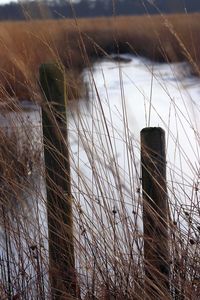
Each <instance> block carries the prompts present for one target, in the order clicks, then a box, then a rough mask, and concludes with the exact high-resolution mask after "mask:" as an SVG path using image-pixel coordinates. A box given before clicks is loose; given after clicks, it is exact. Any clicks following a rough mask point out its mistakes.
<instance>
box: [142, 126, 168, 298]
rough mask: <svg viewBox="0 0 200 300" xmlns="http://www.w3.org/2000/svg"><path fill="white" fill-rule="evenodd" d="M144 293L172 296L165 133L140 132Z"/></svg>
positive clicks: (152, 296)
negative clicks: (170, 290) (170, 285)
mask: <svg viewBox="0 0 200 300" xmlns="http://www.w3.org/2000/svg"><path fill="white" fill-rule="evenodd" d="M141 164H142V194H143V224H144V225H143V226H144V265H145V293H146V297H147V298H148V299H169V298H170V293H169V269H170V267H169V245H168V199H167V186H166V154H165V132H164V130H163V129H161V128H159V127H158V128H157V127H150V128H144V129H143V130H142V131H141Z"/></svg>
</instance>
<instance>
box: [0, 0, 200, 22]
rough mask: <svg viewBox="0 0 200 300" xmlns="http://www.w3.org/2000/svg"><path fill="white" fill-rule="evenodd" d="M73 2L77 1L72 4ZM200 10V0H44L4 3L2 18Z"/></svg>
mask: <svg viewBox="0 0 200 300" xmlns="http://www.w3.org/2000/svg"><path fill="white" fill-rule="evenodd" d="M72 3H73V4H72ZM198 11H200V1H199V0H143V1H142V0H80V1H78V2H73V1H70V0H55V1H49V0H40V1H24V2H23V1H20V3H9V4H5V5H1V6H0V20H24V19H40V18H43V19H44V18H45V19H46V18H52V19H59V18H63V17H64V18H66V17H67V18H71V17H75V16H76V17H99V16H112V15H141V14H148V13H149V14H157V13H160V12H162V13H180V12H188V13H189V12H198Z"/></svg>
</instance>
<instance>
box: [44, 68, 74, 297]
mask: <svg viewBox="0 0 200 300" xmlns="http://www.w3.org/2000/svg"><path fill="white" fill-rule="evenodd" d="M40 84H41V88H42V90H43V93H44V103H43V105H42V122H43V139H44V158H45V172H46V186H47V215H48V234H49V236H48V238H49V273H50V283H51V292H52V299H56V300H60V299H75V297H76V289H77V286H76V276H75V260H74V244H73V224H72V196H71V183H70V162H69V150H68V139H67V121H66V103H65V102H66V99H65V92H66V91H65V77H64V71H63V70H62V68H61V67H60V66H58V65H56V64H43V65H41V67H40Z"/></svg>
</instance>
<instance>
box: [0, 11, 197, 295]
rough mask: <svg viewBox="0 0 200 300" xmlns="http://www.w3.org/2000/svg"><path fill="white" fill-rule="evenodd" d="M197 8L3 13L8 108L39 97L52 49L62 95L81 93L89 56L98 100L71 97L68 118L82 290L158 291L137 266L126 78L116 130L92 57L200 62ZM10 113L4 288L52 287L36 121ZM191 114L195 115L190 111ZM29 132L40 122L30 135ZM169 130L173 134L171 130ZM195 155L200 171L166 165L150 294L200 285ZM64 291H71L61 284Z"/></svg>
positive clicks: (1, 66) (135, 175)
mask: <svg viewBox="0 0 200 300" xmlns="http://www.w3.org/2000/svg"><path fill="white" fill-rule="evenodd" d="M198 18H199V15H198V14H193V15H172V16H162V15H160V16H154V17H150V16H144V17H119V18H114V17H113V18H109V19H104V18H100V19H92V20H91V19H90V20H85V19H83V20H76V19H73V20H62V21H35V22H20V23H9V22H8V23H2V24H1V25H0V37H1V38H0V41H1V44H0V48H1V49H0V55H1V56H2V57H1V59H0V70H1V72H0V74H1V75H0V76H1V81H0V82H1V101H2V103H3V104H4V105H5V104H6V107H5V108H4V109H3V108H2V112H3V113H4V114H5V115H7V113H8V111H10V110H12V111H13V113H14V112H16V111H17V113H16V114H17V115H20V114H23V113H24V112H22V108H21V106H20V105H19V101H21V100H23V99H29V100H32V101H34V102H37V103H39V105H41V106H42V105H43V103H44V95H43V93H42V91H41V87H40V85H39V84H38V67H39V65H40V64H41V63H44V62H48V61H55V62H57V63H59V64H62V65H64V66H65V70H66V75H67V79H66V83H67V93H68V99H69V100H76V99H77V97H80V95H82V93H81V88H80V86H81V82H82V79H81V72H82V71H83V69H84V68H85V67H87V68H88V70H89V71H90V74H91V81H92V83H93V87H94V90H93V94H94V95H95V97H94V99H95V100H94V101H93V102H92V105H91V106H90V107H89V110H86V106H85V107H84V108H81V107H80V106H77V107H73V108H72V110H71V112H70V113H69V116H68V124H66V126H68V128H69V133H70V145H71V146H70V149H71V150H70V161H71V180H72V181H71V184H72V195H73V199H72V200H73V201H72V203H73V218H74V249H75V259H76V260H75V261H76V272H77V274H76V275H77V283H78V285H77V286H78V292H77V297H76V298H77V299H83V300H90V299H91V300H94V299H95V300H96V299H99V300H108V299H109V300H112V299H115V300H120V299H127V300H129V299H144V298H145V299H153V298H152V297H151V296H150V295H149V293H148V291H149V290H148V288H149V285H148V284H147V285H146V283H145V274H144V255H143V228H142V206H143V203H142V190H141V176H140V141H139V140H138V139H136V138H134V136H133V135H132V133H131V131H130V128H129V124H128V121H127V120H128V118H127V110H126V105H125V98H124V96H123V82H121V84H122V86H121V91H122V94H121V101H122V107H123V109H122V112H121V115H122V124H123V130H124V131H123V132H124V134H123V135H121V136H118V134H117V129H116V128H115V125H114V124H113V123H112V121H111V122H110V121H108V120H107V119H106V118H105V112H104V109H103V107H102V99H101V98H100V96H99V93H98V89H96V88H95V86H96V85H95V82H94V78H93V69H92V66H93V62H94V61H96V60H97V59H100V58H102V57H107V58H108V59H111V55H110V54H112V53H117V54H119V53H124V52H126V53H127V52H129V53H132V54H136V55H143V56H146V57H148V58H151V59H153V60H155V61H159V62H163V61H166V62H176V61H182V60H187V61H189V63H190V65H191V69H192V70H193V71H194V72H195V74H199V61H200V60H199V53H200V51H199V43H198V41H199V40H200V38H199V34H200V33H199V32H200V31H199V30H198V29H199V26H200V25H199V22H198ZM152 76H154V75H153V74H152ZM141 92H142V91H141ZM90 97H92V95H90ZM6 100H7V102H6ZM5 102H6V103H5ZM80 109H82V111H80ZM84 110H86V111H85V113H87V114H89V115H90V119H89V121H88V119H86V118H84ZM108 110H109V103H108ZM178 113H179V111H178V108H177V115H178ZM39 115H40V113H39ZM110 115H111V116H112V111H110ZM185 118H186V119H187V118H188V116H185ZM15 122H16V123H14V124H16V126H14V128H20V132H21V133H20V134H19V132H17V135H16V132H15V131H14V133H13V132H11V133H9V134H7V135H6V134H5V133H4V132H2V133H1V137H2V138H1V141H2V142H1V145H2V147H1V156H0V170H2V177H1V178H0V184H1V190H2V193H1V202H0V205H1V215H2V218H1V228H2V229H1V237H2V238H1V244H2V245H1V249H2V253H0V255H1V257H0V274H1V275H0V298H1V299H15V300H16V299H23V300H25V299H27V300H29V299H51V290H50V286H49V276H48V272H49V264H48V234H47V220H46V210H45V209H46V204H47V203H46V194H45V183H44V178H45V174H44V162H43V148H42V146H41V143H42V138H41V123H40V121H37V122H36V124H35V123H34V122H35V121H34V122H28V123H27V122H24V119H23V118H22V119H20V120H17V121H16V119H15ZM188 122H191V123H190V124H191V127H192V126H193V123H192V121H191V120H189V119H188ZM17 124H18V125H17ZM19 124H20V126H19ZM35 132H39V134H36V136H37V137H34V136H35ZM30 133H32V134H33V136H31V135H30ZM194 134H195V135H196V141H197V148H198V147H199V134H198V132H197V131H195V130H194ZM168 135H171V136H172V137H173V135H172V133H171V132H168ZM19 136H22V137H23V138H19ZM24 137H25V138H24ZM116 137H117V139H120V140H121V142H122V144H123V146H124V161H125V165H124V168H122V167H121V165H120V164H119V161H118V156H117V153H118V151H117V146H116V145H117V139H116ZM4 141H5V142H4ZM73 144H75V145H76V147H75V149H76V150H74V148H72V145H73ZM175 144H176V145H177V147H176V150H177V151H178V152H179V155H180V157H182V156H184V155H185V153H184V149H183V148H182V147H181V146H180V145H179V143H178V141H177V140H176V139H175ZM37 145H38V147H37ZM5 149H6V151H7V152H8V155H5ZM197 152H198V150H197ZM4 155H5V156H4ZM62 159H63V158H62ZM188 163H189V162H188ZM11 165H12V168H11ZM83 166H84V168H82V167H83ZM193 167H194V168H193V169H194V170H195V172H196V173H195V174H194V176H193V177H192V178H188V176H187V175H186V174H184V172H183V171H182V170H181V169H177V168H176V167H175V166H174V165H173V164H172V163H169V164H168V166H167V172H168V174H169V175H170V176H169V175H168V176H169V177H168V198H169V211H170V214H169V223H168V224H166V226H168V231H169V236H170V254H171V261H170V289H169V290H164V291H163V287H162V276H161V278H159V279H160V282H161V284H160V286H159V282H158V285H157V287H156V288H155V295H154V296H155V297H154V299H199V296H200V284H199V282H200V281H199V280H200V265H199V262H200V253H199V232H200V228H199V211H200V209H199V172H198V168H196V166H193ZM64 171H66V170H64ZM175 175H176V176H175ZM184 176H185V177H184ZM177 178H178V179H179V180H178V181H177ZM5 184H6V185H7V186H8V188H5ZM182 199H184V200H185V201H184V203H183V202H182ZM10 201H11V203H10ZM13 203H14V204H17V205H13ZM65 259H67V257H66V258H65ZM149 284H150V283H149ZM60 299H75V297H73V296H72V295H67V294H64V293H63V295H62V296H60Z"/></svg>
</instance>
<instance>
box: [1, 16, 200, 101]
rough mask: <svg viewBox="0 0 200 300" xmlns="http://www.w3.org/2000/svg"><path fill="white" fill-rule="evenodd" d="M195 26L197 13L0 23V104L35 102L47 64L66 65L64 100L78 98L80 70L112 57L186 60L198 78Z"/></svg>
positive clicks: (199, 35) (199, 57)
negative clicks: (41, 67)
mask: <svg viewBox="0 0 200 300" xmlns="http://www.w3.org/2000/svg"><path fill="white" fill-rule="evenodd" d="M199 27H200V25H199V14H191V15H170V16H138V17H137V16H134V17H117V18H114V17H113V18H97V19H78V20H75V19H73V20H60V21H29V22H28V21H27V22H7V23H6V22H4V23H1V24H0V82H1V88H0V91H1V93H0V95H1V101H3V100H5V98H6V97H7V98H9V97H10V96H12V97H17V98H18V99H32V100H33V99H34V100H35V99H36V100H38V99H40V96H39V90H38V84H37V80H38V67H39V65H40V64H41V63H44V62H49V61H58V60H59V61H61V62H62V63H63V64H64V65H65V67H66V69H67V74H68V77H69V79H68V85H69V86H68V93H69V98H74V97H75V98H77V97H78V96H80V94H81V88H80V87H81V79H80V73H81V71H82V70H83V68H84V67H85V66H88V65H89V64H91V63H92V62H93V61H94V60H96V59H98V58H99V57H102V56H105V55H109V54H110V53H113V52H115V53H116V52H117V53H118V52H120V53H122V52H130V53H133V54H136V55H143V56H146V57H149V58H151V59H153V60H156V61H181V60H188V61H190V64H191V65H192V68H193V70H194V71H195V73H199V72H198V67H197V66H198V65H199V61H200V54H199V53H200V49H199V47H200V46H199V45H200V43H199V41H200V30H199Z"/></svg>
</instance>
